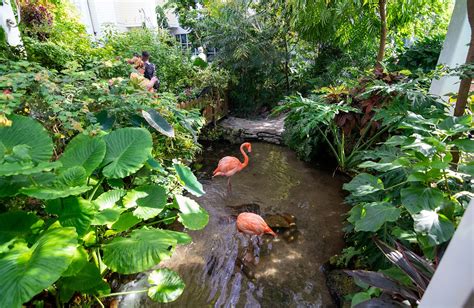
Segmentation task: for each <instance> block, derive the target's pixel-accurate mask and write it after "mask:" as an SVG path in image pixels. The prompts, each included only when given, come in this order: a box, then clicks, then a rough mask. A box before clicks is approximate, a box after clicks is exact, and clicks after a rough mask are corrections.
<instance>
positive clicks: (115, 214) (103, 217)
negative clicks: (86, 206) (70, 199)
mask: <svg viewBox="0 0 474 308" xmlns="http://www.w3.org/2000/svg"><path fill="white" fill-rule="evenodd" d="M125 210H126V209H124V208H119V207H113V208H108V209H105V210H102V211H100V212H99V213H97V214H96V215H95V216H94V219H93V220H92V222H91V225H93V226H100V225H108V226H110V225H112V224H113V223H115V222H116V221H118V220H119V218H120V214H122V212H124V211H125Z"/></svg>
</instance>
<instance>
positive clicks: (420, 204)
mask: <svg viewBox="0 0 474 308" xmlns="http://www.w3.org/2000/svg"><path fill="white" fill-rule="evenodd" d="M400 194H401V197H402V204H403V206H404V207H405V208H406V209H407V210H408V212H410V214H412V215H413V214H418V213H419V212H420V211H421V210H434V209H436V208H437V207H439V206H440V205H441V203H442V202H443V200H444V194H443V192H442V191H441V190H439V189H437V188H430V187H424V186H411V187H407V188H403V189H402V190H401V191H400Z"/></svg>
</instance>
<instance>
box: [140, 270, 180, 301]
mask: <svg viewBox="0 0 474 308" xmlns="http://www.w3.org/2000/svg"><path fill="white" fill-rule="evenodd" d="M148 283H149V284H150V288H149V289H148V296H149V297H150V298H151V299H152V300H154V301H157V302H160V303H169V302H172V301H175V300H176V299H177V298H178V297H179V296H180V295H181V294H182V293H183V291H184V287H185V285H184V282H183V280H181V278H180V277H179V275H178V274H176V273H175V272H173V271H172V270H170V269H167V268H161V269H157V270H154V271H153V272H151V273H150V275H149V276H148Z"/></svg>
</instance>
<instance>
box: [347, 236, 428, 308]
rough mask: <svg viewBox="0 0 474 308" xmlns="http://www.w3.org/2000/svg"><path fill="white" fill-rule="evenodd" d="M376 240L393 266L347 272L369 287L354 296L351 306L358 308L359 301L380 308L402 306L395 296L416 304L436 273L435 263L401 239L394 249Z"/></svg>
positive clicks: (400, 299)
mask: <svg viewBox="0 0 474 308" xmlns="http://www.w3.org/2000/svg"><path fill="white" fill-rule="evenodd" d="M374 241H375V244H376V245H377V247H378V248H379V249H380V250H381V251H382V253H383V254H384V256H385V257H386V258H387V259H388V260H389V261H390V262H391V263H392V264H393V267H391V268H390V269H387V270H384V271H381V272H371V271H363V270H356V271H346V273H348V274H349V275H351V276H352V277H354V278H355V279H357V280H358V281H359V282H362V283H363V284H367V285H368V286H370V287H365V289H366V290H365V291H363V292H359V293H356V294H354V295H353V297H352V302H351V307H357V305H359V304H361V305H362V306H370V305H373V306H380V307H386V306H391V307H393V306H395V307H399V306H401V303H399V302H397V301H394V299H396V300H399V301H407V302H409V303H410V305H411V306H415V305H417V304H418V303H419V302H420V300H421V298H422V296H423V294H424V293H425V291H426V288H427V287H428V284H429V282H430V280H431V278H432V277H433V274H434V272H435V268H434V266H433V264H432V263H431V262H430V261H428V260H426V259H424V258H423V257H420V256H418V255H417V254H416V253H414V252H413V251H411V250H409V249H407V248H406V247H403V245H401V244H400V243H398V242H395V244H396V248H394V247H391V246H390V245H388V244H387V243H384V242H382V241H380V240H378V239H377V238H374ZM380 291H381V292H383V293H381V292H380ZM374 295H375V297H374Z"/></svg>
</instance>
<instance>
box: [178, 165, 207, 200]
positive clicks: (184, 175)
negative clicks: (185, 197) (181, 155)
mask: <svg viewBox="0 0 474 308" xmlns="http://www.w3.org/2000/svg"><path fill="white" fill-rule="evenodd" d="M173 165H174V168H175V170H176V173H177V174H178V176H179V178H180V180H181V181H182V182H183V184H184V188H185V189H186V190H187V191H189V192H190V193H192V194H193V195H195V196H196V197H200V196H202V195H204V193H205V192H204V190H203V189H202V184H201V183H199V181H198V180H197V178H196V176H195V175H194V174H193V172H192V171H191V169H190V168H189V167H188V166H185V165H183V164H181V163H174V164H173Z"/></svg>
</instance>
